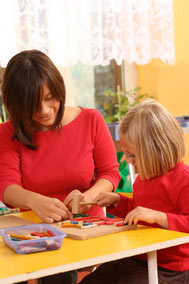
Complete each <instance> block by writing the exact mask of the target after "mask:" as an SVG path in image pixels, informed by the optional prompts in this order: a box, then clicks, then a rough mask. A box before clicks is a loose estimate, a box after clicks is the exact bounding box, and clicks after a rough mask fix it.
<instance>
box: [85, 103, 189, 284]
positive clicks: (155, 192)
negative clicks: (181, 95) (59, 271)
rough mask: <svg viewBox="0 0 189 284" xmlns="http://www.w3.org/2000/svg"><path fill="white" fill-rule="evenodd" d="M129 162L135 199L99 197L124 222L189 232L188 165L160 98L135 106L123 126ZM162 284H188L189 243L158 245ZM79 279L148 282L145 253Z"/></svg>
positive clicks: (175, 126)
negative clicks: (135, 174) (132, 174)
mask: <svg viewBox="0 0 189 284" xmlns="http://www.w3.org/2000/svg"><path fill="white" fill-rule="evenodd" d="M119 135H120V143H121V145H122V148H123V151H124V154H125V159H126V162H128V163H132V164H133V166H134V168H135V170H136V172H138V177H137V178H136V181H135V183H134V187H133V198H128V197H125V196H122V195H121V194H116V193H105V192H101V193H100V194H99V195H98V196H97V197H96V201H97V202H98V205H100V206H108V207H107V211H108V212H109V213H111V214H114V215H116V216H120V217H125V219H124V222H125V223H126V222H128V224H129V225H131V224H133V223H134V224H143V225H148V226H151V227H161V228H164V229H168V230H173V231H180V232H185V233H189V167H188V166H186V165H185V164H184V163H183V162H182V159H183V157H184V154H185V146H184V135H183V131H182V129H181V127H180V125H179V123H178V122H177V120H176V119H175V118H174V117H173V116H172V115H171V114H170V113H169V112H168V111H167V110H166V109H165V108H164V107H163V106H162V105H161V104H159V103H158V102H156V101H155V100H152V99H148V100H145V101H143V102H141V103H140V104H138V105H137V106H135V107H133V108H132V109H131V110H130V111H129V112H128V113H127V114H126V115H125V117H124V118H123V119H122V121H121V123H120V126H119ZM157 258H158V277H159V283H161V284H162V283H171V284H174V283H175V284H176V283H183V284H184V283H185V284H187V283H189V244H184V245H179V246H175V247H171V248H167V249H162V250H159V251H158V253H157ZM80 283H82V284H85V283H90V284H93V283H98V284H101V283H108V284H122V283H124V284H125V283H129V284H133V283H136V284H138V283H140V284H143V283H145V284H146V283H148V269H147V262H146V255H140V256H136V257H131V258H125V259H120V260H118V261H113V262H109V263H106V264H102V265H101V266H100V267H99V268H98V269H97V270H96V271H95V272H94V273H92V274H90V275H89V276H87V277H85V278H84V279H83V281H81V282H80Z"/></svg>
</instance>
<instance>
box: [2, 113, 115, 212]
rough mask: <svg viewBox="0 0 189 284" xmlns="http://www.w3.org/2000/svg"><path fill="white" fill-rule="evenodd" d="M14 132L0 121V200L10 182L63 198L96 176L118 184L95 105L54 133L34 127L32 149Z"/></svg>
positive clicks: (112, 150) (111, 147)
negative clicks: (15, 137)
mask: <svg viewBox="0 0 189 284" xmlns="http://www.w3.org/2000/svg"><path fill="white" fill-rule="evenodd" d="M13 132H14V129H13V126H12V124H11V122H10V121H8V122H6V123H3V124H1V125H0V157H1V158H0V200H2V201H3V193H4V190H5V188H6V187H7V186H8V185H11V184H17V185H20V186H22V187H24V188H26V189H28V190H31V191H33V192H37V193H40V194H43V195H46V196H49V197H56V198H59V199H60V200H62V201H63V200H64V199H65V197H66V196H67V194H69V192H71V191H72V190H74V189H78V190H80V191H81V192H84V191H85V190H87V189H88V188H90V187H91V186H92V185H93V184H94V182H95V180H98V179H100V178H104V179H107V180H109V181H110V182H111V183H112V184H113V186H114V188H116V187H117V185H118V182H119V179H120V176H119V172H118V163H117V157H116V152H115V148H114V145H113V141H112V138H111V135H110V132H109V130H108V128H107V126H106V124H105V122H104V119H103V118H102V116H101V114H100V113H99V112H98V111H97V110H95V109H86V108H82V112H81V113H80V114H79V115H78V116H77V117H76V119H74V120H73V121H72V122H70V123H69V124H67V125H65V126H64V127H62V128H61V129H60V131H59V132H58V131H57V130H50V131H38V132H36V133H35V135H34V136H33V139H34V141H35V143H36V144H37V145H39V148H38V150H37V151H33V150H30V149H29V148H27V147H25V146H23V145H22V144H21V143H20V142H18V141H17V140H16V139H14V140H12V137H13ZM95 174H96V178H94V175H95ZM94 208H95V207H93V209H94ZM101 210H102V209H101V208H98V210H97V211H98V212H99V213H100V211H101ZM97 211H96V212H92V213H91V214H93V213H94V214H96V213H98V212H97Z"/></svg>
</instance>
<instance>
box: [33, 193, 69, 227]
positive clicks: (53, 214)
mask: <svg viewBox="0 0 189 284" xmlns="http://www.w3.org/2000/svg"><path fill="white" fill-rule="evenodd" d="M28 205H29V208H31V209H32V210H33V211H34V212H35V213H36V214H37V215H38V216H39V217H40V218H41V219H42V220H43V221H44V222H45V223H49V224H51V223H53V222H60V221H61V220H63V219H68V218H71V217H72V213H71V212H70V211H69V210H68V208H67V207H66V206H65V205H64V203H63V202H61V201H60V200H59V199H57V198H50V197H47V196H43V195H40V194H37V195H35V196H33V198H30V200H29V201H28Z"/></svg>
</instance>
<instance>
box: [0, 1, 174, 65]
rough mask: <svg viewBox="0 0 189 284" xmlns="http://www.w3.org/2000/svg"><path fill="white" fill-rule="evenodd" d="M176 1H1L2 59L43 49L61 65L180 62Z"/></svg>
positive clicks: (0, 53)
mask: <svg viewBox="0 0 189 284" xmlns="http://www.w3.org/2000/svg"><path fill="white" fill-rule="evenodd" d="M172 1H173V0H0V35H1V44H0V62H1V65H2V66H5V65H6V64H7V62H8V60H9V59H10V58H11V57H12V56H13V55H14V54H16V53H17V52H19V51H21V50H24V49H40V50H42V51H44V52H45V53H47V54H48V55H49V56H50V57H51V59H52V60H53V61H54V62H55V63H56V64H57V65H61V66H68V65H75V64H76V63H77V62H78V61H79V60H80V61H82V62H83V63H85V64H88V65H99V64H101V65H107V64H109V62H110V60H111V59H115V60H116V61H117V63H118V64H121V63H122V61H123V60H126V62H127V63H129V64H131V63H134V62H135V63H137V64H146V63H149V62H150V61H151V59H153V58H161V59H162V60H163V62H167V63H168V64H173V63H174V26H173V3H172Z"/></svg>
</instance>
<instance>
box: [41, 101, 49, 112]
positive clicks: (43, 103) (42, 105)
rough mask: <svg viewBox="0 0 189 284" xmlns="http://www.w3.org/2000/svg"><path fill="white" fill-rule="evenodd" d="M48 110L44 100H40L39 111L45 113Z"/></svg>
mask: <svg viewBox="0 0 189 284" xmlns="http://www.w3.org/2000/svg"><path fill="white" fill-rule="evenodd" d="M48 111H49V107H48V105H47V104H46V103H45V102H42V103H41V106H40V113H41V114H46V113H48Z"/></svg>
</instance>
